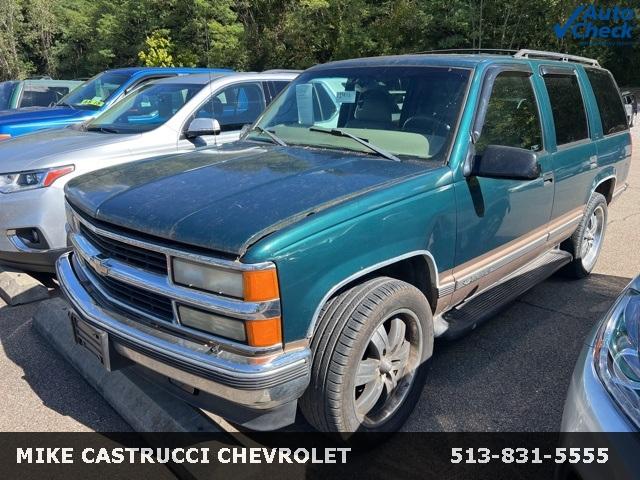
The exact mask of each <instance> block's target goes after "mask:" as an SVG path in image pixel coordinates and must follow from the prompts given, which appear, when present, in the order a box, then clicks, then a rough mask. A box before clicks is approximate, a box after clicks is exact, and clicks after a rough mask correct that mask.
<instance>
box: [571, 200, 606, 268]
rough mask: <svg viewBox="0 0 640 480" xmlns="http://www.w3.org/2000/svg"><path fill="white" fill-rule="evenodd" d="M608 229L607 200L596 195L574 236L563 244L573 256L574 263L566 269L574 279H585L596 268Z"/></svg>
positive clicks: (588, 205) (590, 201)
mask: <svg viewBox="0 0 640 480" xmlns="http://www.w3.org/2000/svg"><path fill="white" fill-rule="evenodd" d="M606 228H607V200H606V199H605V198H604V197H603V196H602V195H601V194H599V193H594V194H593V195H592V196H591V200H589V203H588V204H587V208H586V209H585V214H584V216H583V217H582V221H581V222H580V225H579V226H578V228H577V229H576V231H575V232H574V234H573V235H572V236H571V238H569V239H568V240H566V241H565V242H563V244H562V248H563V249H564V250H566V251H568V252H569V253H571V254H572V255H573V261H572V262H571V263H570V264H568V265H567V266H566V267H565V268H564V270H563V271H564V273H565V274H566V275H567V276H569V277H572V278H584V277H586V276H587V275H589V274H590V273H591V270H593V267H595V265H596V262H597V261H598V256H599V255H600V250H601V249H602V243H603V242H604V233H605V230H606Z"/></svg>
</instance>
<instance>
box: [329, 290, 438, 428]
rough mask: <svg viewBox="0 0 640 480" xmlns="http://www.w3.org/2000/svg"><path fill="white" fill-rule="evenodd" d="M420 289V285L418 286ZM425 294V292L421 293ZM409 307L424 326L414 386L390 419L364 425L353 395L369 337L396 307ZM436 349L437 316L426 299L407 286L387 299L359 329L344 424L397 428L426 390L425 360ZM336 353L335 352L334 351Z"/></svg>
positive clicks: (350, 363)
mask: <svg viewBox="0 0 640 480" xmlns="http://www.w3.org/2000/svg"><path fill="white" fill-rule="evenodd" d="M416 291H417V289H416ZM420 296H422V293H420ZM401 310H409V311H411V312H412V313H413V314H414V315H415V316H416V318H417V319H418V322H419V323H420V327H421V330H422V335H421V337H422V352H421V358H420V362H419V366H418V367H417V369H416V372H415V374H414V375H415V376H414V378H413V381H412V383H411V386H410V387H409V388H410V390H409V392H408V393H407V395H406V397H405V398H404V401H403V402H402V404H401V405H400V406H399V407H398V409H397V410H396V411H395V413H394V414H393V415H392V416H391V417H390V418H389V419H387V420H386V421H385V422H384V423H383V424H381V425H378V426H376V428H373V429H372V428H370V427H368V426H366V425H362V424H361V423H360V421H359V420H358V416H357V414H356V411H355V402H354V399H353V392H354V390H355V385H354V383H355V371H356V370H357V366H358V363H359V362H360V358H361V356H362V353H363V352H364V349H365V348H366V347H367V344H368V342H369V339H370V338H371V336H372V335H373V332H374V331H375V330H376V329H377V328H378V327H379V325H380V323H381V322H382V321H383V320H386V319H388V318H389V316H390V315H391V314H393V313H394V312H396V311H401ZM432 353H433V320H432V315H431V310H430V308H429V305H428V303H427V302H426V301H423V302H420V301H418V298H416V295H415V293H414V292H412V291H411V290H403V291H402V292H399V293H398V294H397V295H395V296H394V297H392V298H390V299H389V300H387V301H385V302H383V303H382V304H381V305H379V306H378V308H376V309H375V310H374V312H373V313H372V315H370V317H369V321H368V322H367V323H366V325H365V326H364V327H363V328H362V329H361V330H360V331H359V333H358V338H357V340H356V343H355V344H354V346H353V350H352V352H351V355H349V357H348V361H347V371H348V372H350V373H349V377H348V378H347V379H346V381H345V384H344V386H345V388H344V389H343V390H342V392H341V395H342V398H341V403H342V405H343V406H344V409H343V412H342V416H343V417H344V424H345V425H346V426H348V428H349V430H350V431H361V432H362V431H364V432H392V431H397V430H398V429H399V428H400V427H401V426H402V424H404V422H405V421H406V419H407V417H408V416H409V415H410V414H411V412H412V411H413V407H414V406H415V403H416V400H417V397H419V395H420V394H421V392H422V386H423V385H424V380H425V375H426V368H425V362H426V360H428V359H429V358H430V357H431V355H432ZM334 355H335V352H334Z"/></svg>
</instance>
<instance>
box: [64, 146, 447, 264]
mask: <svg viewBox="0 0 640 480" xmlns="http://www.w3.org/2000/svg"><path fill="white" fill-rule="evenodd" d="M438 166H440V164H439V163H436V162H401V163H398V162H394V161H390V160H386V159H382V158H379V157H375V156H371V155H365V154H357V153H354V152H344V151H330V150H311V149H305V148H297V147H288V148H282V147H276V146H264V147H262V146H255V144H254V143H240V142H237V143H235V144H230V145H228V146H224V147H222V148H220V149H217V150H213V149H205V150H200V151H197V152H192V153H187V154H183V155H174V156H167V157H161V158H157V159H154V160H149V161H143V162H136V163H132V164H128V165H126V166H119V167H115V168H108V169H104V170H99V171H97V172H94V173H91V174H88V175H84V176H81V177H78V178H76V179H74V180H72V181H71V182H69V184H68V185H67V187H66V191H67V198H68V199H69V201H70V202H71V203H72V204H73V205H74V206H76V207H77V208H79V209H81V210H83V211H84V212H85V213H87V214H89V215H91V216H93V217H95V218H97V219H99V220H102V221H105V222H109V223H112V224H115V225H118V226H120V227H124V228H128V229H132V230H135V231H139V232H143V233H146V234H149V235H153V236H156V237H159V238H163V239H167V240H171V241H176V242H180V243H185V244H189V245H194V246H199V247H204V248H208V249H212V250H216V251H221V252H227V253H231V254H237V255H242V254H243V253H244V252H245V251H246V249H247V248H248V246H250V245H251V244H252V243H254V242H255V241H256V240H258V239H259V238H261V237H263V236H264V235H266V234H268V233H270V232H272V231H275V230H278V229H279V228H282V227H283V226H286V225H289V224H291V223H292V222H294V221H297V220H299V219H302V218H305V217H306V216H308V215H309V214H311V213H315V212H317V211H320V210H323V209H325V208H328V207H330V206H332V205H335V204H337V203H340V202H342V201H345V200H347V199H351V198H353V197H354V196H356V195H359V194H363V193H365V192H367V191H371V190H372V189H375V188H378V187H380V186H381V185H385V184H387V183H389V182H395V181H398V180H399V179H401V178H404V177H408V176H414V175H417V174H420V173H423V172H425V171H427V170H430V169H433V168H437V167H438Z"/></svg>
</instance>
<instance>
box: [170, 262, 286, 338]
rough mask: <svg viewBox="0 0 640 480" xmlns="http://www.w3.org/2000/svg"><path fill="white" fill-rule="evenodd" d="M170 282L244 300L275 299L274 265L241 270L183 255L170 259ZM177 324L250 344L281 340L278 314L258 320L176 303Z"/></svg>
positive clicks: (278, 294)
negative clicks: (190, 258) (232, 316)
mask: <svg viewBox="0 0 640 480" xmlns="http://www.w3.org/2000/svg"><path fill="white" fill-rule="evenodd" d="M171 269H172V271H173V281H174V283H176V284H178V285H184V286H185V287H189V288H197V289H199V290H204V291H207V292H211V293H216V294H219V295H224V296H227V297H234V298H237V299H241V300H243V301H246V302H265V301H270V300H276V301H277V300H279V297H280V293H279V290H278V276H277V273H276V269H275V267H272V268H267V269H264V270H242V269H233V268H223V267H220V266H216V265H207V264H204V263H198V262H194V261H191V260H186V259H184V258H179V257H174V258H172V259H171ZM178 316H179V318H180V323H181V324H182V325H185V326H187V327H191V328H197V329H198V330H203V331H206V332H210V333H213V334H214V335H219V336H221V337H226V338H230V339H233V340H237V341H240V342H244V343H246V344H248V345H250V346H253V347H269V346H273V345H277V344H280V343H282V320H281V318H280V316H274V317H271V318H264V319H259V320H239V319H237V318H229V317H225V316H223V315H218V314H216V313H212V312H204V311H201V310H197V309H193V308H190V307H187V306H184V305H178Z"/></svg>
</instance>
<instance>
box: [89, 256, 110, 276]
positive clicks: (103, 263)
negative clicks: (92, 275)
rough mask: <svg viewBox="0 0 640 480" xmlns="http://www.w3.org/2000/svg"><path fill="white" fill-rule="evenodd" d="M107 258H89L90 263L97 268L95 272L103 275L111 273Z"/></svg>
mask: <svg viewBox="0 0 640 480" xmlns="http://www.w3.org/2000/svg"><path fill="white" fill-rule="evenodd" d="M108 260H109V259H107V258H100V257H99V256H92V257H91V258H89V263H90V264H91V266H92V267H93V269H94V270H95V272H96V273H97V274H99V275H102V276H103V277H105V276H107V275H109V265H108V264H107V263H108Z"/></svg>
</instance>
